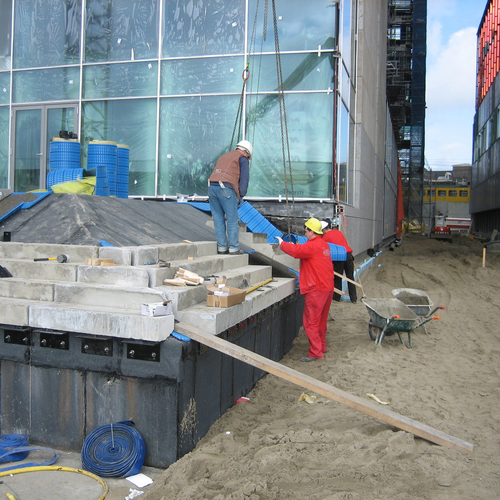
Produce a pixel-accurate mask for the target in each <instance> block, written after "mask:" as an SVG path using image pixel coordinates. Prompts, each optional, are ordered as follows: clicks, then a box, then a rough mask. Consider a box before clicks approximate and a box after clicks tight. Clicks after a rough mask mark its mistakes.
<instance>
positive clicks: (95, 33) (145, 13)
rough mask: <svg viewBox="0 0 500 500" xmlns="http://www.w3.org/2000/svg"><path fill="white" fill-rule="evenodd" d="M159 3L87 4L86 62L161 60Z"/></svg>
mask: <svg viewBox="0 0 500 500" xmlns="http://www.w3.org/2000/svg"><path fill="white" fill-rule="evenodd" d="M158 6H159V0H134V1H131V0H91V1H89V2H87V8H86V15H87V17H86V26H85V28H86V29H85V61H86V62H105V61H133V60H134V59H155V58H157V57H158V10H159V9H158Z"/></svg>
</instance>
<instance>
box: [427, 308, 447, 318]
mask: <svg viewBox="0 0 500 500" xmlns="http://www.w3.org/2000/svg"><path fill="white" fill-rule="evenodd" d="M438 309H446V308H445V307H444V306H437V307H435V308H434V309H433V310H432V311H431V312H429V313H427V314H426V315H425V317H426V318H428V317H429V316H432V315H433V314H434V313H435V312H436V311H437V310H438ZM431 319H432V318H431Z"/></svg>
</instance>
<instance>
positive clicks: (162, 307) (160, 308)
mask: <svg viewBox="0 0 500 500" xmlns="http://www.w3.org/2000/svg"><path fill="white" fill-rule="evenodd" d="M141 314H142V316H168V315H169V314H172V303H171V301H170V300H169V301H165V302H154V303H152V304H145V303H144V304H142V306H141Z"/></svg>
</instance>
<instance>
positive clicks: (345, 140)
mask: <svg viewBox="0 0 500 500" xmlns="http://www.w3.org/2000/svg"><path fill="white" fill-rule="evenodd" d="M339 111H340V113H339V115H340V116H339V122H338V131H337V165H338V170H337V175H338V178H337V185H338V196H337V198H338V199H339V200H341V201H344V202H346V201H347V184H348V178H347V175H348V170H347V167H348V165H347V158H348V155H349V112H348V111H347V108H346V107H345V106H344V104H342V103H340V105H339Z"/></svg>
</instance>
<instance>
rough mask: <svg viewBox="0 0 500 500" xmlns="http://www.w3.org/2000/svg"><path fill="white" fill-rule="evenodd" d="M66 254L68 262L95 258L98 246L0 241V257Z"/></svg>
mask: <svg viewBox="0 0 500 500" xmlns="http://www.w3.org/2000/svg"><path fill="white" fill-rule="evenodd" d="M60 254H66V255H67V256H68V257H69V262H83V261H84V260H85V259H91V258H96V257H97V256H98V247H96V246H90V245H59V244H54V245H52V244H50V243H21V242H16V241H10V242H0V257H5V258H10V259H28V260H33V259H38V258H43V257H57V256H58V255H60Z"/></svg>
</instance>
